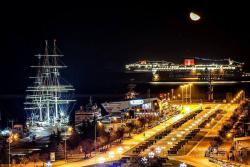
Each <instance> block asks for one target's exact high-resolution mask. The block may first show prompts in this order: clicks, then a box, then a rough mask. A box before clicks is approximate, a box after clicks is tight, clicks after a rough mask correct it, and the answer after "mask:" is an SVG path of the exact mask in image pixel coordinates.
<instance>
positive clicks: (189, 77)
mask: <svg viewBox="0 0 250 167" xmlns="http://www.w3.org/2000/svg"><path fill="white" fill-rule="evenodd" d="M243 66H244V63H241V62H237V61H234V60H232V59H230V58H228V59H218V60H216V59H207V58H200V57H194V58H187V59H184V63H183V64H182V63H181V64H180V63H179V64H177V63H173V62H171V61H166V60H163V61H147V60H143V61H139V62H136V63H131V64H126V65H125V73H126V74H128V75H129V77H130V78H133V79H134V82H143V81H148V82H171V81H175V82H178V81H180V82H185V81H187V82H189V81H194V82H209V81H211V80H212V81H242V80H250V74H249V73H246V72H244V71H243Z"/></svg>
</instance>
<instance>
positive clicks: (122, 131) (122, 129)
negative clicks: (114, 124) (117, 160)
mask: <svg viewBox="0 0 250 167" xmlns="http://www.w3.org/2000/svg"><path fill="white" fill-rule="evenodd" d="M116 134H117V137H118V139H120V142H121V141H122V139H123V136H124V128H122V127H120V128H118V129H117V131H116Z"/></svg>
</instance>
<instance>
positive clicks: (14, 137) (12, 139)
mask: <svg viewBox="0 0 250 167" xmlns="http://www.w3.org/2000/svg"><path fill="white" fill-rule="evenodd" d="M17 140H18V134H16V133H15V134H13V133H12V132H11V133H10V136H9V137H8V139H7V142H8V143H9V166H11V162H10V155H11V154H10V144H11V143H12V142H14V141H17Z"/></svg>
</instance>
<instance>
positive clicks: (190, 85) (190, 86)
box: [189, 83, 192, 103]
mask: <svg viewBox="0 0 250 167" xmlns="http://www.w3.org/2000/svg"><path fill="white" fill-rule="evenodd" d="M189 88H190V90H189V91H190V103H192V89H191V88H192V84H191V83H190V84H189Z"/></svg>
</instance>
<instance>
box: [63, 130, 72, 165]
mask: <svg viewBox="0 0 250 167" xmlns="http://www.w3.org/2000/svg"><path fill="white" fill-rule="evenodd" d="M72 132H73V128H72V127H71V126H69V127H68V128H67V130H66V131H65V133H64V149H65V150H64V153H65V157H64V158H65V162H67V135H71V133H72Z"/></svg>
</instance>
